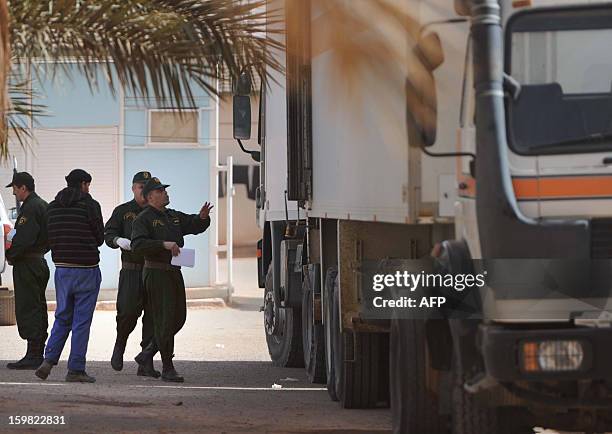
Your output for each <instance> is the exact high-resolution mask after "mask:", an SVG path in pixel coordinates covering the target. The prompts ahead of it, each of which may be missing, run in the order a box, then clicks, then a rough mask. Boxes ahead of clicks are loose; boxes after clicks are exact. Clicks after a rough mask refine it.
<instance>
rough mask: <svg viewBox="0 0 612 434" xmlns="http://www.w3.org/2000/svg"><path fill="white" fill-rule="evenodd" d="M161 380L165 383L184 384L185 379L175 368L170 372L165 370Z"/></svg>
mask: <svg viewBox="0 0 612 434" xmlns="http://www.w3.org/2000/svg"><path fill="white" fill-rule="evenodd" d="M161 378H162V380H163V381H169V382H172V383H183V382H184V381H185V379H184V378H183V377H181V376H180V375H179V374H178V373H177V372H176V370H175V369H174V368H172V369H169V370H167V371H166V370H164V372H162V375H161Z"/></svg>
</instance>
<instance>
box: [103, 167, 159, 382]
mask: <svg viewBox="0 0 612 434" xmlns="http://www.w3.org/2000/svg"><path fill="white" fill-rule="evenodd" d="M149 179H151V174H150V173H149V172H138V173H137V174H135V175H134V177H133V178H132V193H134V198H133V199H132V200H130V201H129V202H126V203H122V204H121V205H119V206H118V207H117V208H115V209H114V210H113V214H112V215H111V217H110V219H108V221H107V222H106V226H104V239H105V241H106V245H107V246H109V247H110V248H112V249H117V248H121V272H120V273H119V288H118V291H117V339H116V340H115V347H114V348H113V356H112V357H111V366H112V367H113V369H114V370H115V371H121V370H122V369H123V353H124V352H125V345H126V343H127V340H128V337H129V335H130V333H132V331H133V330H134V329H135V328H136V323H137V322H138V317H139V316H140V314H142V313H143V311H144V315H143V316H142V341H141V342H140V346H141V347H142V349H143V350H146V348H147V347H148V346H149V345H151V348H150V349H152V350H153V348H154V347H153V346H154V345H155V343H154V342H153V316H152V314H151V312H150V310H149V307H148V305H147V300H146V295H145V290H144V285H143V283H142V266H143V264H144V257H143V256H142V255H139V254H136V253H134V252H133V251H132V249H131V242H130V240H131V239H132V223H133V222H134V219H135V218H136V216H137V215H138V214H140V212H141V211H142V210H143V208H144V207H145V205H146V202H145V200H144V197H143V196H142V188H143V187H144V185H145V183H146V182H147V181H148V180H149ZM154 352H157V349H156V348H155V349H154V351H149V353H151V354H150V357H142V358H141V359H139V358H137V360H136V361H137V362H138V371H137V375H140V376H144V377H154V378H159V376H160V373H159V372H158V371H156V370H155V368H154V367H153V355H154V354H153V353H154Z"/></svg>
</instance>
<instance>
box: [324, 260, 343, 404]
mask: <svg viewBox="0 0 612 434" xmlns="http://www.w3.org/2000/svg"><path fill="white" fill-rule="evenodd" d="M337 275H338V270H337V269H336V268H335V267H332V268H330V269H329V270H327V273H326V274H325V288H324V290H325V293H324V294H323V296H324V297H325V300H324V301H325V302H324V303H323V315H324V317H323V327H324V329H325V377H326V379H327V393H328V394H329V397H330V398H331V399H332V401H338V396H337V395H336V388H337V387H338V386H337V385H336V360H335V359H334V357H335V353H334V350H333V349H334V347H337V346H338V345H340V342H339V333H338V329H337V328H336V329H334V328H333V327H332V324H333V320H332V314H333V308H332V305H333V302H334V301H333V300H334V284H335V281H336V276H337ZM334 331H335V333H334Z"/></svg>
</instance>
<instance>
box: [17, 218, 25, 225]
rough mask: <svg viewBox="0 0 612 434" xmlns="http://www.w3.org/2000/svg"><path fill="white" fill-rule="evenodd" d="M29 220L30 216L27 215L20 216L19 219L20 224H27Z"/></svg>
mask: <svg viewBox="0 0 612 434" xmlns="http://www.w3.org/2000/svg"><path fill="white" fill-rule="evenodd" d="M27 222H28V218H27V217H26V216H22V217H19V220H17V224H18V225H25V224H26V223H27Z"/></svg>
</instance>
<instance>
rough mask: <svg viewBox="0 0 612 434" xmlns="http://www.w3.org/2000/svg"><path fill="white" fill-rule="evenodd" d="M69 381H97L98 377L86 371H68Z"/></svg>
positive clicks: (67, 378) (67, 379)
mask: <svg viewBox="0 0 612 434" xmlns="http://www.w3.org/2000/svg"><path fill="white" fill-rule="evenodd" d="M66 382H67V383H95V382H96V379H95V378H94V377H92V376H90V375H87V372H85V371H68V373H67V374H66Z"/></svg>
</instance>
